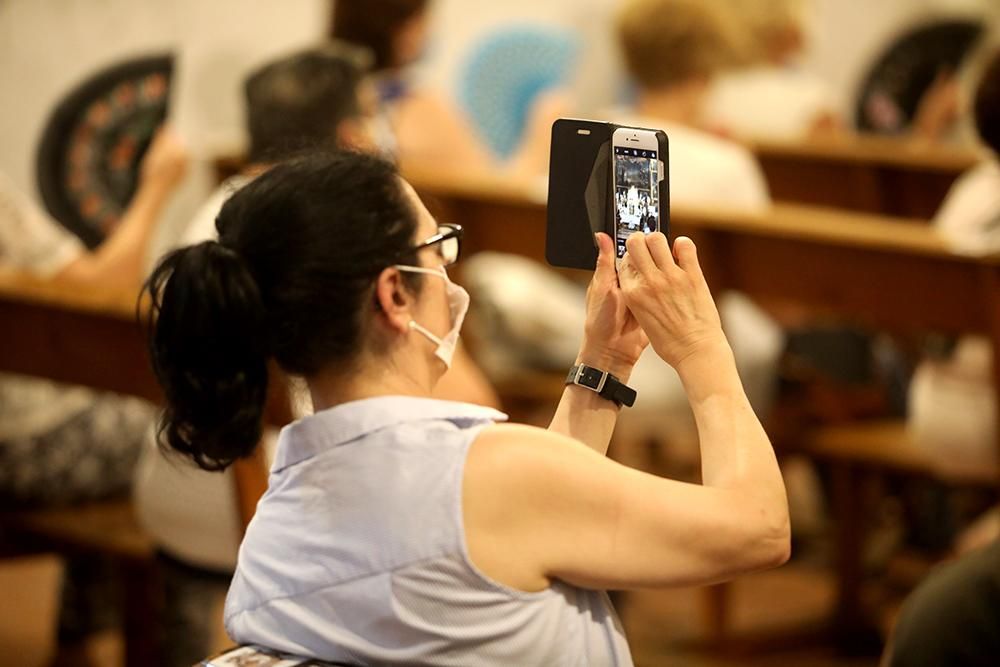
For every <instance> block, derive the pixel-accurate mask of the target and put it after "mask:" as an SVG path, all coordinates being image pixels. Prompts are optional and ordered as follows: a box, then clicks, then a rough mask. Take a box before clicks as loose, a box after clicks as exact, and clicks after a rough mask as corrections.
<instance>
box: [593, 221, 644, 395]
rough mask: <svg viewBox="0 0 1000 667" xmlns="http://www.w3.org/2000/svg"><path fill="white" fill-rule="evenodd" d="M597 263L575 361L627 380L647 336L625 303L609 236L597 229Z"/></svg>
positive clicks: (612, 243)
mask: <svg viewBox="0 0 1000 667" xmlns="http://www.w3.org/2000/svg"><path fill="white" fill-rule="evenodd" d="M596 237H597V247H598V250H599V254H598V257H597V267H596V269H595V270H594V277H593V278H592V279H591V280H590V285H589V286H588V287H587V321H586V323H585V324H584V330H583V345H582V346H581V347H580V354H579V355H578V356H577V360H576V361H577V363H584V364H587V365H588V366H593V367H595V368H599V369H601V370H605V371H608V372H610V373H611V374H613V375H615V376H616V377H618V378H619V379H621V380H623V381H624V380H627V379H628V377H629V375H630V374H631V372H632V366H634V365H635V362H636V361H638V359H639V356H640V355H641V354H642V352H643V350H645V349H646V346H647V345H649V338H647V337H646V334H645V332H644V331H643V330H642V327H640V326H639V323H638V322H637V321H636V319H635V317H633V316H632V313H631V312H630V311H629V309H628V308H627V307H626V306H625V299H624V297H623V296H622V291H621V287H619V285H618V272H617V271H616V270H615V248H614V242H613V241H612V240H611V237H610V236H608V235H607V234H604V233H598V234H597V235H596Z"/></svg>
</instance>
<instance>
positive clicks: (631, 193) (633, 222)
mask: <svg viewBox="0 0 1000 667" xmlns="http://www.w3.org/2000/svg"><path fill="white" fill-rule="evenodd" d="M614 152H615V193H614V197H615V202H614V204H615V244H616V246H617V247H616V250H617V252H618V259H621V258H622V257H623V256H624V255H625V241H626V239H628V237H629V235H631V234H634V233H635V232H643V233H644V234H651V233H652V232H655V231H656V230H657V229H659V220H660V188H659V182H660V178H659V171H658V170H659V166H658V165H659V160H658V158H657V155H656V151H655V150H649V149H642V148H629V147H627V146H615V151H614Z"/></svg>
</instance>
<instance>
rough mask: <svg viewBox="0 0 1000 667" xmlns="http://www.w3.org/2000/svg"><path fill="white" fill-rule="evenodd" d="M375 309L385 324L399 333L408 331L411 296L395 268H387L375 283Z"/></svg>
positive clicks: (411, 304) (411, 306) (410, 314)
mask: <svg viewBox="0 0 1000 667" xmlns="http://www.w3.org/2000/svg"><path fill="white" fill-rule="evenodd" d="M375 307H376V310H377V311H378V313H379V315H380V316H381V317H382V318H384V321H385V324H386V325H387V326H388V327H389V328H391V329H393V330H395V331H398V332H400V333H406V332H407V331H409V329H410V321H411V320H413V314H412V308H413V294H412V293H411V292H410V290H408V289H407V288H406V283H405V282H403V276H402V274H401V273H400V272H399V269H396V268H392V267H390V268H387V269H384V270H383V271H382V273H380V274H379V276H378V279H377V280H376V281H375Z"/></svg>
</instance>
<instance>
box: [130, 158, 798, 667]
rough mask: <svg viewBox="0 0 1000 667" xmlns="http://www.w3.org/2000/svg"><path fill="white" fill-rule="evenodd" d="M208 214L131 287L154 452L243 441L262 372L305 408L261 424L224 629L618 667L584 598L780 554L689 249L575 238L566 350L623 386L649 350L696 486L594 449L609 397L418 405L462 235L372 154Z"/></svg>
mask: <svg viewBox="0 0 1000 667" xmlns="http://www.w3.org/2000/svg"><path fill="white" fill-rule="evenodd" d="M218 228H219V240H218V241H217V242H216V241H206V242H203V243H200V244H198V245H195V246H189V247H185V248H181V249H179V250H177V251H175V252H173V253H171V254H169V255H168V256H166V257H165V258H164V259H163V260H162V261H161V263H160V264H159V266H158V267H157V269H156V270H155V271H154V273H153V275H152V276H151V277H150V279H149V281H148V282H147V286H148V290H149V292H150V295H151V298H152V300H153V303H154V304H155V306H156V312H157V313H158V314H159V316H158V319H157V321H156V322H155V325H154V328H153V330H152V332H151V340H150V344H151V350H152V352H153V356H154V367H155V368H156V370H157V377H158V379H159V381H160V383H161V386H162V387H163V389H164V395H165V396H166V399H167V410H166V413H165V419H164V421H163V424H162V430H161V436H162V441H163V444H164V445H165V446H166V447H169V448H171V449H172V450H174V451H176V452H178V453H179V454H181V455H183V456H186V457H188V458H190V459H192V460H193V461H195V462H196V463H197V464H198V465H200V466H202V467H204V468H206V469H209V470H218V469H222V468H225V467H227V466H228V465H229V464H230V463H232V462H233V461H234V460H235V459H237V458H239V457H243V456H246V455H248V454H249V453H251V452H252V451H253V449H254V448H255V447H256V446H257V442H258V440H259V438H260V434H261V417H262V412H263V408H264V403H265V397H266V394H267V386H268V373H267V366H268V363H269V362H270V361H271V360H273V361H274V362H276V363H277V364H278V365H280V367H281V368H283V369H284V370H285V371H286V372H287V373H290V374H293V375H296V376H299V377H302V378H304V380H305V382H306V383H307V385H308V389H309V392H310V395H311V397H312V403H313V405H314V406H315V408H316V412H315V414H313V415H310V416H307V417H304V418H303V419H301V420H299V421H297V422H295V423H294V424H291V425H289V426H286V427H285V428H284V429H282V432H281V435H280V439H279V443H278V450H277V456H276V458H275V461H274V464H273V466H272V468H271V474H270V477H269V484H268V491H267V493H266V494H265V495H264V497H263V498H262V499H261V501H260V503H259V505H258V507H257V513H256V515H255V517H254V519H253V521H252V523H251V524H250V526H249V528H248V529H247V533H246V536H245V538H244V540H243V542H242V544H241V546H240V552H239V562H238V565H237V569H236V573H235V575H234V577H233V580H232V584H231V586H230V589H229V594H228V596H227V600H226V610H225V620H226V628H227V631H228V633H229V635H230V636H231V637H232V639H233V640H235V641H236V642H239V643H254V644H259V645H263V646H266V647H269V648H273V649H278V650H283V651H289V652H293V653H298V654H305V655H308V656H310V657H314V658H318V659H321V660H335V661H346V662H350V663H357V664H411V665H413V664H434V665H468V664H496V665H548V664H563V663H565V664H574V665H584V664H588V665H609V664H616V665H631V664H632V659H631V655H630V653H629V648H628V645H627V642H626V638H625V636H624V635H623V633H622V628H621V624H620V622H619V621H618V618H617V616H616V614H615V613H614V610H613V608H612V607H611V606H610V604H609V602H608V599H607V596H606V594H605V593H604V591H605V589H607V588H614V589H622V588H633V587H669V586H689V585H697V584H701V583H708V582H714V581H720V580H724V579H727V578H730V577H734V576H738V575H739V574H742V573H745V572H748V571H751V570H755V569H760V568H766V567H773V566H776V565H779V564H781V563H782V562H784V560H785V559H786V558H787V557H788V549H789V543H788V541H789V527H788V516H787V507H786V501H785V494H784V487H783V484H782V480H781V476H780V473H779V471H778V467H777V464H776V461H775V457H774V452H773V450H772V448H771V446H770V442H769V441H768V439H767V436H766V434H765V433H764V430H763V428H762V427H761V425H760V423H759V421H758V420H757V419H756V417H755V416H754V414H753V411H752V410H751V409H750V406H749V404H748V402H747V399H746V396H745V394H744V392H743V389H742V386H741V383H740V379H739V377H738V375H737V372H736V365H735V363H734V361H733V355H732V352H731V350H730V348H729V346H728V344H727V342H726V338H725V336H724V335H723V333H722V329H721V327H720V324H719V317H718V314H717V312H716V310H715V306H714V303H713V301H712V296H711V293H710V291H709V289H708V286H707V285H706V283H705V280H704V277H703V276H702V273H701V269H700V267H699V264H698V259H697V254H696V250H695V247H694V244H693V243H692V242H691V240H690V239H684V238H680V239H677V241H676V242H675V243H674V247H673V249H671V248H670V246H669V245H668V243H667V239H666V237H665V236H664V235H663V234H653V235H650V236H649V237H645V236H643V235H642V234H635V235H633V236H632V237H631V238H630V239H629V240H628V246H627V247H628V253H627V255H626V256H625V259H624V260H623V262H622V266H621V270H620V271H618V272H616V270H615V259H614V251H613V243H612V241H611V239H610V238H609V237H608V236H607V235H604V234H601V235H598V237H597V242H598V244H599V247H600V257H599V260H598V265H597V269H596V271H595V273H594V276H593V279H592V281H591V288H590V290H589V292H588V299H587V318H586V324H585V328H584V331H583V332H582V333H583V342H582V344H581V347H580V349H579V353H578V357H577V359H576V362H577V363H578V364H586V365H588V366H590V367H592V368H593V369H596V371H595V372H596V373H599V374H601V376H602V377H606V376H604V375H603V374H604V373H610V374H612V375H613V376H614V377H615V378H618V379H619V380H620V381H621V382H624V383H627V382H628V378H629V375H630V373H631V369H632V366H633V364H634V363H635V361H636V359H637V358H638V357H639V355H640V354H641V352H642V350H643V349H644V348H645V347H647V345H651V347H652V349H653V350H654V351H655V352H656V354H657V355H658V356H659V357H660V358H661V359H662V361H663V362H664V363H668V364H672V365H673V366H674V367H675V368H676V370H677V372H678V374H679V375H680V376H681V377H682V378H683V381H684V386H685V389H686V391H687V395H688V398H689V400H690V403H691V408H692V410H693V411H694V413H695V415H696V417H697V423H698V428H699V433H700V436H701V437H700V443H701V447H702V452H703V456H702V463H703V473H704V474H703V480H704V483H703V484H700V485H696V484H685V483H680V482H677V481H674V480H669V479H664V478H661V477H657V476H654V475H649V474H645V473H641V472H638V471H635V470H631V469H628V468H626V467H624V466H621V465H618V464H616V463H614V462H612V461H610V460H609V459H608V458H607V457H606V456H605V453H606V451H607V447H608V442H609V438H610V436H611V433H612V430H613V429H614V426H615V421H616V419H617V417H618V414H619V411H620V410H621V409H622V406H623V404H628V403H630V401H629V399H628V398H627V397H626V396H624V395H623V394H620V393H618V394H613V395H608V394H607V393H605V394H598V393H596V392H595V391H593V390H591V389H588V388H585V387H582V386H579V385H576V384H572V385H571V386H567V387H566V389H565V391H564V393H563V395H562V398H561V400H560V403H559V406H558V408H557V410H556V413H555V416H554V417H553V419H552V422H551V424H550V426H549V428H548V429H543V428H534V427H529V426H523V425H505V424H503V423H501V422H503V421H504V420H505V418H506V417H505V415H503V414H502V413H499V412H497V411H495V410H493V409H490V408H485V407H482V406H478V405H471V404H468V403H464V402H453V401H444V400H440V399H438V398H435V397H434V387H435V384H436V383H437V381H438V380H439V379H440V378H441V377H442V376H443V375H444V374H445V373H446V371H447V369H448V368H449V365H450V363H451V358H452V352H453V350H454V346H455V344H456V343H457V340H458V337H459V334H460V330H461V327H462V323H463V319H464V317H465V313H466V309H467V307H468V305H469V295H468V294H467V293H466V292H465V291H464V290H463V289H462V288H461V287H459V286H457V285H455V284H454V283H452V282H451V280H450V279H449V277H448V270H447V268H446V267H449V266H450V265H452V264H453V263H454V262H455V261H457V260H458V259H459V257H460V254H461V231H462V230H461V228H459V227H457V226H453V225H440V224H438V222H437V221H436V220H435V219H434V218H433V217H432V216H431V215H430V214H429V213H428V211H427V210H426V208H425V207H424V205H423V204H422V203H421V201H420V200H419V198H418V197H417V196H416V194H415V193H414V191H413V189H412V188H411V187H410V186H409V185H408V184H407V183H406V182H405V181H404V180H403V179H402V178H400V177H399V175H398V173H397V172H396V171H395V169H394V168H393V166H392V165H391V164H390V163H388V162H385V161H383V160H380V159H377V158H374V157H371V156H366V155H363V154H351V153H338V154H332V155H324V154H317V155H310V156H305V157H302V158H299V159H295V160H292V161H289V162H285V163H282V164H279V165H276V166H274V167H273V168H271V169H270V170H268V171H266V172H264V173H263V174H262V175H260V176H259V177H257V178H256V179H255V180H254V181H252V182H251V183H249V184H248V185H247V186H245V187H244V188H242V189H241V190H240V191H238V192H237V193H236V194H235V195H234V196H233V197H231V198H230V199H229V200H228V201H227V202H226V204H225V205H224V206H223V209H222V211H221V212H220V213H219V218H218ZM619 283H620V284H619ZM611 382H612V383H611V384H610V385H605V386H608V387H618V389H617V391H624V390H623V389H622V388H621V387H620V385H619V384H617V383H616V382H615V381H614V380H612V381H611Z"/></svg>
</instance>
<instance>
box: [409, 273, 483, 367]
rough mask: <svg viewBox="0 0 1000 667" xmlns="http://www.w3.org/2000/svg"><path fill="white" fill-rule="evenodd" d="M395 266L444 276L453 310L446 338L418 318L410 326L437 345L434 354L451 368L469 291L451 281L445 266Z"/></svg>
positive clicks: (449, 307) (411, 321) (451, 309)
mask: <svg viewBox="0 0 1000 667" xmlns="http://www.w3.org/2000/svg"><path fill="white" fill-rule="evenodd" d="M395 268H397V269H399V270H400V271H409V272H410V273H426V274H429V275H432V276H437V277H438V278H444V281H445V289H446V290H447V296H448V309H449V310H450V311H451V329H450V330H449V331H448V333H446V334H445V335H444V338H439V337H437V336H435V335H434V334H433V333H431V332H430V331H428V330H427V328H425V327H422V326H420V325H419V324H417V322H416V320H410V328H411V329H413V330H415V331H417V332H419V333H421V334H423V335H424V336H426V337H427V339H428V340H430V341H431V342H432V343H434V344H435V345H437V349H436V350H435V351H434V354H435V355H437V358H438V359H440V360H441V361H443V362H444V365H445V367H446V368H451V360H452V357H454V356H455V347H456V346H457V345H458V333H459V331H460V330H461V329H462V322H463V321H464V320H465V314H466V313H467V312H469V293H468V292H466V291H465V289H464V288H463V287H462V286H461V285H456V284H455V283H453V282H451V278H449V277H448V273H447V272H446V271H445V270H444V267H443V266H442V267H440V269H427V268H424V267H422V266H402V265H397V266H396V267H395Z"/></svg>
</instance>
